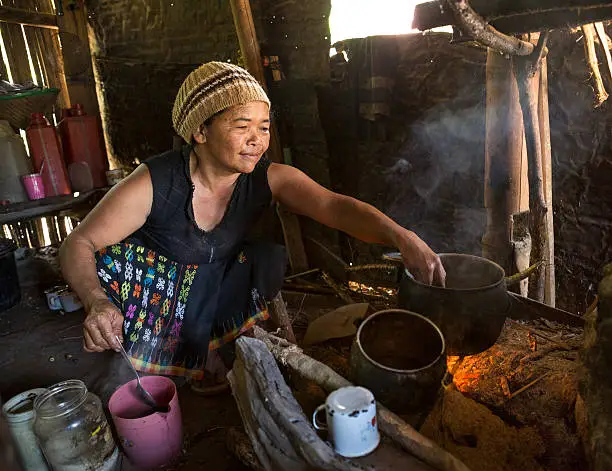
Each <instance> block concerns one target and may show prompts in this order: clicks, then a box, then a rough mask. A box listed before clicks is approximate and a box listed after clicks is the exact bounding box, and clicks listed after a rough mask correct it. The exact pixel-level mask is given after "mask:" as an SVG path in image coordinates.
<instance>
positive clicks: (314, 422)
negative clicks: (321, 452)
mask: <svg viewBox="0 0 612 471" xmlns="http://www.w3.org/2000/svg"><path fill="white" fill-rule="evenodd" d="M325 407H326V406H325V404H321V405H320V406H319V407H317V409H316V410H315V411H314V414H312V425H314V428H315V429H317V430H327V424H323V423H321V422H319V421H318V420H317V417H318V415H319V412H321V411H322V410H325Z"/></svg>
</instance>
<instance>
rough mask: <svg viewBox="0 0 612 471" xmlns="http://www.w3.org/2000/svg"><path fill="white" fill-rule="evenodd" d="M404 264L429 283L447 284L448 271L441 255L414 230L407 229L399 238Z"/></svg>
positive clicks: (420, 278) (416, 275) (421, 279)
mask: <svg viewBox="0 0 612 471" xmlns="http://www.w3.org/2000/svg"><path fill="white" fill-rule="evenodd" d="M397 246H398V249H399V251H400V252H401V254H402V259H403V261H404V265H405V266H406V268H407V269H408V271H410V273H412V274H413V275H414V277H415V278H416V279H417V280H418V281H420V282H422V283H427V284H428V285H431V284H435V285H438V286H445V283H446V271H444V267H443V266H442V262H441V261H440V257H438V255H437V254H436V253H435V252H434V251H433V250H431V249H430V248H429V246H428V245H427V244H426V243H425V242H423V241H422V240H421V239H420V238H419V236H417V235H416V234H415V233H414V232H412V231H406V232H405V233H404V234H402V235H401V236H400V237H399V238H398V240H397Z"/></svg>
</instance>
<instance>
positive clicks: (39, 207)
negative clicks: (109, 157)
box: [0, 190, 106, 225]
mask: <svg viewBox="0 0 612 471" xmlns="http://www.w3.org/2000/svg"><path fill="white" fill-rule="evenodd" d="M105 192H106V190H92V191H88V192H86V193H82V194H80V195H79V196H76V197H74V196H71V195H68V196H54V197H51V198H45V199H44V200H39V201H29V202H26V203H15V204H8V205H5V206H0V225H3V224H10V223H13V222H17V221H25V220H27V219H32V218H36V217H40V216H45V215H47V214H54V213H58V212H60V211H62V210H66V209H72V208H74V207H75V206H78V205H81V204H91V205H94V204H96V203H97V202H98V200H99V199H100V198H101V197H102V196H103V195H104V193H105Z"/></svg>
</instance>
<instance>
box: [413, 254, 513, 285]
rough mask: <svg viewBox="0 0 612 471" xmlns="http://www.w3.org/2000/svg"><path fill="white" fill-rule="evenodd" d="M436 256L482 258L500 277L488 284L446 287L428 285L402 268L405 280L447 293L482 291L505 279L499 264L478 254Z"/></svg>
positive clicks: (503, 271)
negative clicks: (495, 269) (473, 286)
mask: <svg viewBox="0 0 612 471" xmlns="http://www.w3.org/2000/svg"><path fill="white" fill-rule="evenodd" d="M438 256H439V257H446V256H450V257H466V258H472V259H478V260H483V261H485V262H487V263H490V264H491V265H493V266H494V267H495V268H497V269H498V270H499V271H500V273H501V277H500V279H499V280H498V281H496V282H495V283H491V284H490V285H484V286H479V287H478V288H446V287H442V286H436V285H428V284H427V283H423V282H421V281H418V280H417V279H416V278H414V276H413V275H412V273H410V272H409V271H408V269H407V268H404V273H405V275H406V278H407V280H408V281H410V282H412V283H414V284H416V285H419V286H424V287H426V288H429V289H434V290H438V291H442V292H447V293H452V292H461V293H469V292H474V291H482V290H485V289H490V288H496V287H498V286H499V285H500V284H502V283H504V282H505V280H506V272H505V270H504V269H503V268H502V267H501V265H498V264H497V263H495V262H494V261H493V260H489V259H488V258H484V257H479V256H478V255H471V254H463V253H453V252H449V253H439V254H438Z"/></svg>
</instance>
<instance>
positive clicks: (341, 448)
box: [312, 386, 380, 458]
mask: <svg viewBox="0 0 612 471" xmlns="http://www.w3.org/2000/svg"><path fill="white" fill-rule="evenodd" d="M323 410H325V417H326V423H321V422H320V421H319V419H318V416H319V413H320V412H321V411H323ZM312 423H313V425H314V427H315V428H316V429H317V430H328V439H329V441H330V442H331V443H332V445H333V447H334V450H335V451H336V453H338V454H339V455H342V456H344V457H346V458H357V457H359V456H365V455H367V454H369V453H371V452H372V451H374V450H375V449H376V447H377V446H378V444H379V443H380V434H379V433H378V421H377V418H376V400H375V399H374V395H373V394H372V393H371V392H370V391H368V390H367V389H365V388H362V387H360V386H347V387H345V388H340V389H337V390H336V391H334V392H333V393H331V394H330V395H329V396H328V397H327V400H326V401H325V404H322V405H320V406H319V407H317V410H316V411H315V413H314V414H313V415H312Z"/></svg>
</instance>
